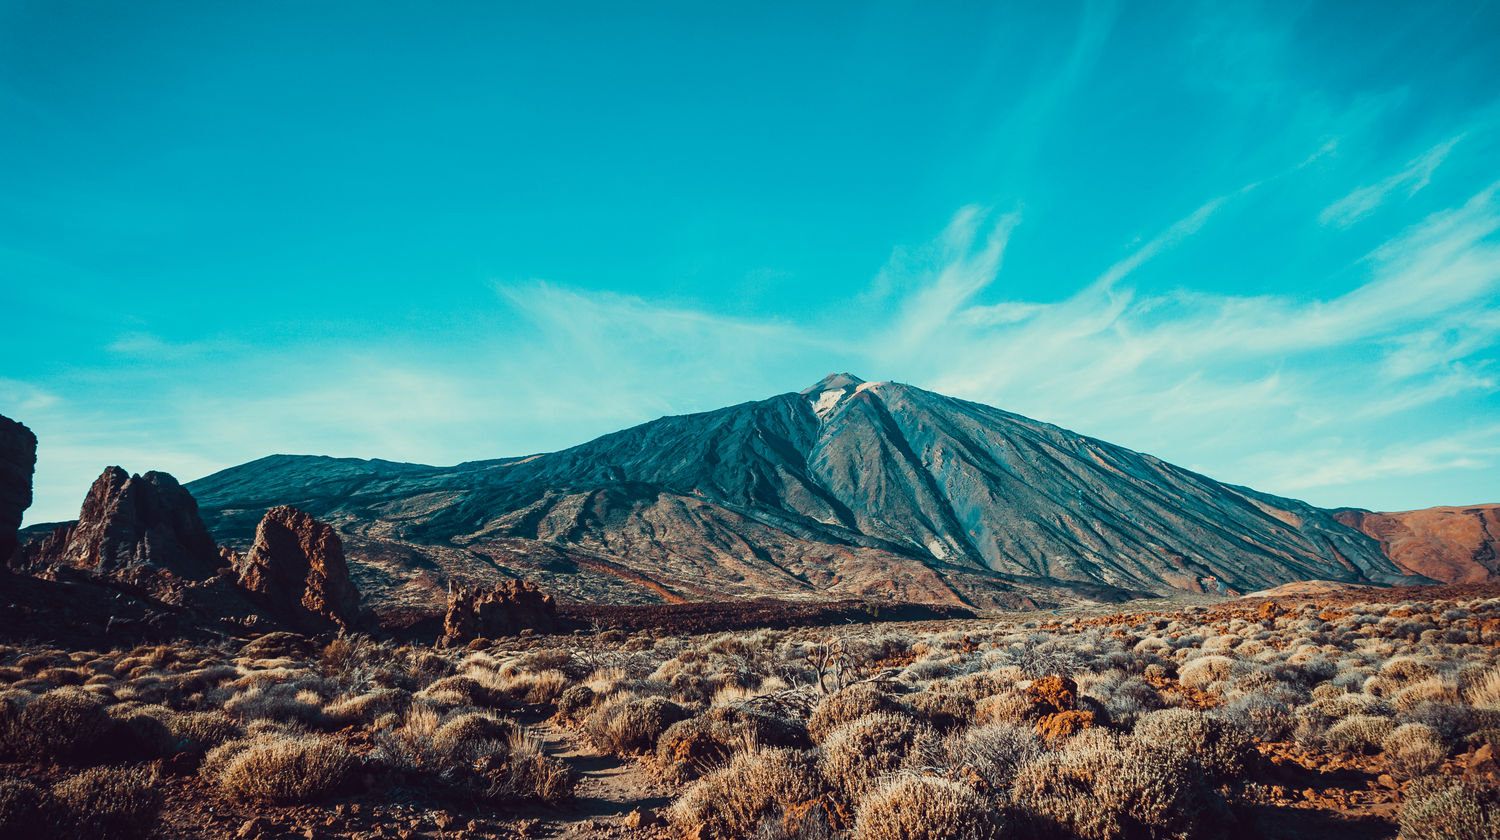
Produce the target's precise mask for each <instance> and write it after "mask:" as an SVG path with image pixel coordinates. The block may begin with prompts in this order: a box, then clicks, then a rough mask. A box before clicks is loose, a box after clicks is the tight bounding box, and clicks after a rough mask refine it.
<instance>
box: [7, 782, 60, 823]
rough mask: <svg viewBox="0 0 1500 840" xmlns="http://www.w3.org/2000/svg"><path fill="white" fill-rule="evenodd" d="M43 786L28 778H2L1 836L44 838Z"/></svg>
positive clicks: (44, 799) (46, 804)
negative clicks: (29, 780)
mask: <svg viewBox="0 0 1500 840" xmlns="http://www.w3.org/2000/svg"><path fill="white" fill-rule="evenodd" d="M48 805H49V803H48V802H47V801H46V797H45V795H44V794H43V793H42V790H41V788H38V787H37V786H36V785H34V784H32V783H31V782H28V781H26V780H25V779H0V837H17V838H27V837H45V836H46V835H47V834H48V831H49V830H50V828H51V826H49V825H48V824H47V819H46V816H45V809H46V808H47V807H48Z"/></svg>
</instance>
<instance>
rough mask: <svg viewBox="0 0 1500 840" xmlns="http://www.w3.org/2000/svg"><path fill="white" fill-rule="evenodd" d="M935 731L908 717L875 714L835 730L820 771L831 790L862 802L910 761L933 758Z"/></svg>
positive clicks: (825, 745)
mask: <svg viewBox="0 0 1500 840" xmlns="http://www.w3.org/2000/svg"><path fill="white" fill-rule="evenodd" d="M936 741H937V736H936V734H935V733H934V732H933V731H932V728H931V727H929V726H927V725H926V724H923V723H918V722H917V721H915V720H912V719H911V718H910V717H908V716H906V715H894V714H891V713H889V712H876V713H874V714H869V715H865V716H864V717H862V718H859V719H858V720H855V721H853V722H852V723H848V724H845V725H844V726H843V727H841V728H839V729H836V730H834V731H833V733H832V734H830V735H829V736H828V737H827V738H825V739H824V741H823V744H822V756H821V757H820V759H819V768H820V769H821V770H822V772H823V778H824V779H826V780H827V781H828V784H829V787H831V788H833V789H834V790H836V791H838V792H840V793H842V794H843V795H844V798H845V800H846V801H848V802H850V803H857V802H859V801H860V800H861V799H862V798H864V796H865V795H866V794H868V793H869V792H870V791H871V790H873V789H874V788H875V787H877V786H878V785H879V782H880V780H881V778H882V777H884V776H886V775H889V774H891V773H894V772H895V771H897V770H899V769H901V767H902V765H904V764H905V763H906V760H907V757H908V756H910V755H912V754H913V753H916V754H917V755H918V756H925V755H928V754H930V752H931V750H932V748H933V746H934V744H935V743H936Z"/></svg>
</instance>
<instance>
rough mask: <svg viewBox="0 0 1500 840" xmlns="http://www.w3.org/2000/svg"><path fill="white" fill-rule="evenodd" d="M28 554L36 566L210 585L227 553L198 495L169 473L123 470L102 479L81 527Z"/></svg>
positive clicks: (55, 534) (76, 524)
mask: <svg viewBox="0 0 1500 840" xmlns="http://www.w3.org/2000/svg"><path fill="white" fill-rule="evenodd" d="M26 554H27V561H28V565H32V566H36V567H47V566H54V567H55V566H71V567H73V568H76V569H83V570H85V571H88V572H91V573H93V574H96V575H101V576H107V577H111V578H117V579H128V580H136V579H138V578H139V579H142V580H144V579H145V578H149V577H153V576H157V575H159V573H161V572H167V573H170V574H171V575H172V576H175V577H177V578H181V579H183V580H188V581H199V580H207V579H209V578H212V577H213V576H214V573H215V571H216V570H217V569H218V564H219V548H218V546H217V545H215V544H214V539H213V537H212V536H210V535H209V533H208V528H207V527H205V526H204V524H203V519H202V518H201V517H200V516H199V515H198V503H197V502H196V501H194V500H193V494H191V493H189V492H188V491H187V490H186V489H184V488H183V486H182V485H181V484H178V483H177V479H175V478H173V477H172V476H170V475H168V474H167V473H164V472H148V473H146V474H144V475H130V474H129V473H127V472H125V471H124V470H122V469H120V468H119V467H109V468H108V469H106V470H105V471H104V473H103V474H102V475H100V476H99V478H97V479H95V481H94V484H93V486H92V487H90V488H89V493H88V496H87V497H85V498H84V500H83V508H82V509H81V510H80V511H79V512H78V521H77V522H74V523H72V524H71V525H64V526H61V527H59V528H58V529H57V530H56V531H54V532H53V533H52V534H51V535H50V536H48V537H47V538H46V539H44V540H42V541H41V542H40V543H33V544H31V545H30V546H28V548H27V551H26Z"/></svg>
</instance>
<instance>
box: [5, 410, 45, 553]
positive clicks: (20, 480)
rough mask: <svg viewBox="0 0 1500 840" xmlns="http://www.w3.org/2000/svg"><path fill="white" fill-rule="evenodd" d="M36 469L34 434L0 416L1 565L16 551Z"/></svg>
mask: <svg viewBox="0 0 1500 840" xmlns="http://www.w3.org/2000/svg"><path fill="white" fill-rule="evenodd" d="M35 468H36V435H34V434H32V433H31V430H30V429H28V428H26V427H25V426H24V425H22V424H20V423H17V422H16V421H14V420H12V419H10V418H9V417H5V416H3V415H0V564H4V563H5V561H7V560H9V559H10V556H11V555H12V554H14V553H15V552H16V545H17V543H16V529H18V528H20V527H21V514H23V513H25V512H26V509H27V508H28V507H31V473H32V470H33V469H35Z"/></svg>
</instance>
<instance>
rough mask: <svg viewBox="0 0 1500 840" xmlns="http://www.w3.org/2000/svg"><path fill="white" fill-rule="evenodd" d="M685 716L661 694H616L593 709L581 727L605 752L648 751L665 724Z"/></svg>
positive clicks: (665, 726) (665, 727) (677, 706)
mask: <svg viewBox="0 0 1500 840" xmlns="http://www.w3.org/2000/svg"><path fill="white" fill-rule="evenodd" d="M686 716H687V712H685V711H683V709H682V707H681V706H679V705H677V704H676V703H673V702H672V701H671V700H668V699H666V698H665V697H634V696H631V695H620V694H617V695H615V696H614V697H611V698H610V699H609V700H607V701H605V702H604V704H603V705H600V706H598V707H596V708H595V709H594V711H593V713H592V714H590V715H589V717H588V720H587V722H586V723H585V724H584V730H585V731H586V732H587V733H588V736H589V739H590V740H591V741H593V742H594V746H596V747H598V748H599V749H600V750H602V751H604V752H606V753H610V754H612V755H621V754H625V753H649V752H652V751H654V750H655V749H656V742H657V740H658V739H659V738H661V735H662V733H663V732H665V731H666V729H667V727H669V726H671V725H672V724H674V723H677V722H678V721H680V720H682V719H683V718H684V717H686Z"/></svg>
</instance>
